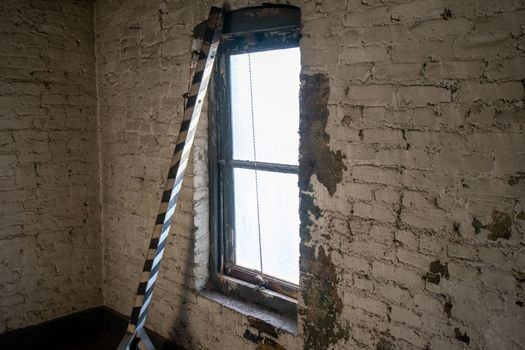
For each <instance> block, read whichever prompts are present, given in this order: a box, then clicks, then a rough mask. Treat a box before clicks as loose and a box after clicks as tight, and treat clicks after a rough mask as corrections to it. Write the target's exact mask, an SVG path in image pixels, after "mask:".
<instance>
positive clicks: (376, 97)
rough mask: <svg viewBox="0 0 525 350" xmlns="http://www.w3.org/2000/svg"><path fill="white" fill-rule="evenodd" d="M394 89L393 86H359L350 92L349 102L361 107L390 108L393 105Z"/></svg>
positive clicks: (351, 88)
mask: <svg viewBox="0 0 525 350" xmlns="http://www.w3.org/2000/svg"><path fill="white" fill-rule="evenodd" d="M393 97H394V88H393V87H392V86H391V85H357V86H351V87H350V89H349V91H348V102H349V103H351V104H356V105H361V106H388V105H390V104H392V100H393Z"/></svg>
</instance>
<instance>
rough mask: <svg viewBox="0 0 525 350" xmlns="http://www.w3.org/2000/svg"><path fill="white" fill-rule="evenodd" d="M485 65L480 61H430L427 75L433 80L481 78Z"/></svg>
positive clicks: (426, 70) (426, 66)
mask: <svg viewBox="0 0 525 350" xmlns="http://www.w3.org/2000/svg"><path fill="white" fill-rule="evenodd" d="M483 66H484V65H483V63H482V62H480V61H443V62H428V63H427V64H426V65H425V76H426V77H428V78H429V79H432V80H440V79H469V78H479V77H480V76H481V70H482V68H483Z"/></svg>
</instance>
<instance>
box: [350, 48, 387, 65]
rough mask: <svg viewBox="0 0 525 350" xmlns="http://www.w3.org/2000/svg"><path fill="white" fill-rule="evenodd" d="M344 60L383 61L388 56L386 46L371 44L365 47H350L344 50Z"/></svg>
mask: <svg viewBox="0 0 525 350" xmlns="http://www.w3.org/2000/svg"><path fill="white" fill-rule="evenodd" d="M343 57H344V58H343V59H342V61H343V62H344V63H345V64H353V63H360V62H381V61H384V60H386V59H387V58H388V55H387V50H386V46H383V45H370V46H363V47H348V48H345V49H344V50H343Z"/></svg>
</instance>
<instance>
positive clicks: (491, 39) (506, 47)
mask: <svg viewBox="0 0 525 350" xmlns="http://www.w3.org/2000/svg"><path fill="white" fill-rule="evenodd" d="M511 51H512V46H511V44H510V43H509V41H508V40H507V38H506V37H503V36H499V37H498V36H469V37H468V38H457V39H456V40H454V56H455V57H457V58H460V59H473V58H474V59H475V58H491V57H501V56H505V55H506V54H508V53H510V52H511Z"/></svg>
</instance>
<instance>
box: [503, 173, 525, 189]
mask: <svg viewBox="0 0 525 350" xmlns="http://www.w3.org/2000/svg"><path fill="white" fill-rule="evenodd" d="M521 181H524V182H525V172H523V171H518V172H517V173H516V175H513V176H511V177H510V178H509V181H507V182H508V184H509V185H511V186H514V185H517V184H518V183H519V182H521Z"/></svg>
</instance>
